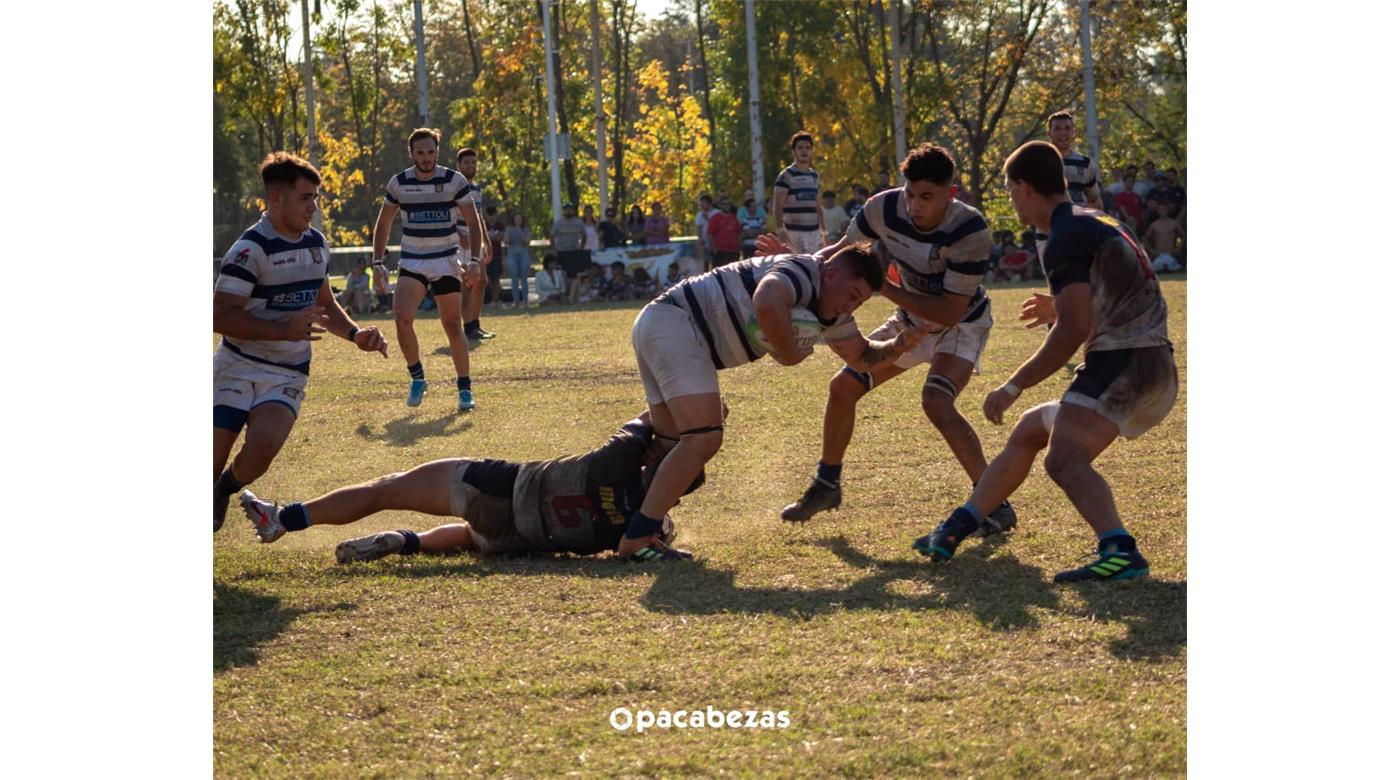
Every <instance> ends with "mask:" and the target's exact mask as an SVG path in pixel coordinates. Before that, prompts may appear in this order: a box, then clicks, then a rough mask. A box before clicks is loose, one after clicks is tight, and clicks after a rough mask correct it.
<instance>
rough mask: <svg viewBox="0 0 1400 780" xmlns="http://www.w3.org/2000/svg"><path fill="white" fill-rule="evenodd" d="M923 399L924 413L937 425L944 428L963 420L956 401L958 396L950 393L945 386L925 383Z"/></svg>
mask: <svg viewBox="0 0 1400 780" xmlns="http://www.w3.org/2000/svg"><path fill="white" fill-rule="evenodd" d="M922 400H923V407H924V415H925V416H927V417H928V419H929V422H931V423H933V424H934V425H935V426H937V427H939V428H942V427H943V426H945V425H948V424H950V423H954V422H958V421H960V420H962V415H961V414H960V413H959V412H958V407H957V404H956V403H954V402H955V401H956V400H957V399H956V396H954V395H949V394H948V393H947V392H946V391H945V390H944V389H943V388H941V387H930V386H929V385H924V392H923V398H922Z"/></svg>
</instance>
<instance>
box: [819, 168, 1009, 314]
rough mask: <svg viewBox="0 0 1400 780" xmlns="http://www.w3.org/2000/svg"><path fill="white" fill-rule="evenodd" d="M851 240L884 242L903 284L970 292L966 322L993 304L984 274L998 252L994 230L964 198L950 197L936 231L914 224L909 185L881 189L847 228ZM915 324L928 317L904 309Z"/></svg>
mask: <svg viewBox="0 0 1400 780" xmlns="http://www.w3.org/2000/svg"><path fill="white" fill-rule="evenodd" d="M846 238H847V239H848V240H850V241H878V242H879V245H880V248H881V250H882V251H883V252H884V255H885V258H886V260H887V261H888V262H890V263H894V264H895V265H896V266H897V267H898V268H899V286H900V287H901V288H903V289H904V290H907V291H909V292H911V293H916V294H919V295H942V294H943V293H944V292H945V291H946V292H949V293H952V294H953V295H966V296H968V297H969V300H968V302H967V315H966V316H965V317H964V318H963V319H964V321H970V320H975V319H977V318H978V317H981V316H982V312H983V310H984V309H985V308H986V306H987V305H988V298H987V293H986V291H985V290H984V289H982V276H983V274H985V273H986V272H987V264H988V263H989V262H990V260H991V256H992V234H991V231H990V230H988V229H987V220H985V219H983V218H982V213H981V212H980V211H978V210H977V209H975V208H973V207H971V206H969V205H967V204H966V203H963V202H962V201H960V200H951V201H949V202H948V210H947V211H946V212H945V213H944V215H943V221H942V222H941V223H939V225H938V227H936V228H934V229H933V230H929V231H924V230H920V229H919V228H917V227H915V226H914V221H913V220H912V219H910V218H909V208H908V204H906V203H905V198H904V188H902V187H896V188H894V189H888V190H885V191H884V192H881V193H877V194H876V195H874V196H873V197H871V198H870V200H868V201H866V202H865V205H864V206H862V207H861V209H860V211H858V212H856V218H855V219H853V220H851V224H850V226H849V227H848V228H846ZM904 313H905V315H907V316H908V317H909V319H910V320H912V321H913V322H914V323H915V324H917V325H921V324H924V320H922V319H920V318H918V317H916V316H914V315H913V314H910V313H909V312H904Z"/></svg>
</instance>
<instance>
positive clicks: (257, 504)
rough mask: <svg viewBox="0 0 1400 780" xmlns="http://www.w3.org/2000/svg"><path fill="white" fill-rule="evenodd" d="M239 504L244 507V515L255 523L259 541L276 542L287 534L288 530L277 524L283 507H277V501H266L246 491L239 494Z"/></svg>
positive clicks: (254, 526) (254, 528)
mask: <svg viewBox="0 0 1400 780" xmlns="http://www.w3.org/2000/svg"><path fill="white" fill-rule="evenodd" d="M238 503H240V504H242V505H243V513H244V514H246V515H247V516H248V519H249V520H252V521H253V530H254V531H257V533H258V539H259V540H260V541H261V542H262V543H263V544H268V543H271V542H275V541H277V540H278V539H281V538H282V534H285V533H286V532H287V529H286V528H283V527H282V524H281V523H279V522H277V513H278V512H279V511H280V510H281V507H279V506H277V503H276V502H275V501H264V500H262V499H261V498H258V497H257V496H255V495H253V494H252V493H251V492H250V491H247V490H245V491H243V492H242V493H239V494H238Z"/></svg>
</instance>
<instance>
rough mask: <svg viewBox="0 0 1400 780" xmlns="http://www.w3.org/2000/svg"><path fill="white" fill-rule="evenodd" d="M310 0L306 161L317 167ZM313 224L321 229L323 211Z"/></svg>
mask: <svg viewBox="0 0 1400 780" xmlns="http://www.w3.org/2000/svg"><path fill="white" fill-rule="evenodd" d="M307 3H308V0H301V43H302V51H303V52H304V54H303V65H304V67H305V70H306V75H305V77H304V80H305V81H306V161H307V162H309V163H311V167H313V168H315V167H316V64H315V60H314V56H315V55H314V53H313V52H312V50H311V12H310V11H309V10H308V9H307ZM311 224H312V225H313V226H315V228H316V229H317V230H320V229H321V210H320V209H316V214H315V216H313V217H312V218H311Z"/></svg>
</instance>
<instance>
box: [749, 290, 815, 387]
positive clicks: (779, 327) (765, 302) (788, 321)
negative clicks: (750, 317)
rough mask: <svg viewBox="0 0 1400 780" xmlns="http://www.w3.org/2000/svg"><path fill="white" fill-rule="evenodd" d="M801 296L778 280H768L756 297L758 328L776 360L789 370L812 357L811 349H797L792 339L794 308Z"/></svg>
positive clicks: (755, 313) (795, 342) (754, 297)
mask: <svg viewBox="0 0 1400 780" xmlns="http://www.w3.org/2000/svg"><path fill="white" fill-rule="evenodd" d="M796 302H797V295H796V293H794V292H793V291H792V288H791V287H789V286H788V285H787V284H786V283H784V282H783V281H782V280H780V279H778V278H777V277H776V276H767V277H764V279H763V280H762V281H760V282H759V283H758V287H757V288H756V289H755V290H754V293H753V313H754V316H755V317H757V318H758V327H759V328H760V329H761V330H762V331H763V335H765V336H767V337H768V342H769V343H770V344H772V345H773V359H774V360H776V361H778V362H779V363H780V364H782V365H785V366H795V365H797V364H798V363H801V362H802V361H803V359H804V358H806V357H807V356H808V355H810V354H812V348H811V347H801V348H799V347H798V346H797V340H796V339H794V338H793V337H792V314H791V311H792V306H793V304H795V303H796Z"/></svg>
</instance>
